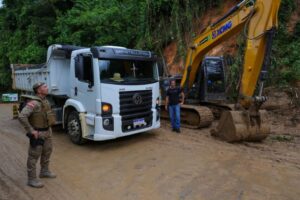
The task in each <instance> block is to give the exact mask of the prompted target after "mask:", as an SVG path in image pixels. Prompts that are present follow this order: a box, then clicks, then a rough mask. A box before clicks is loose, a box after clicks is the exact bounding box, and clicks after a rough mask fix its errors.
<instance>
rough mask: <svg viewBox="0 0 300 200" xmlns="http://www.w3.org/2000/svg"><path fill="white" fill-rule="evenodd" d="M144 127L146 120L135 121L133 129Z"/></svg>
mask: <svg viewBox="0 0 300 200" xmlns="http://www.w3.org/2000/svg"><path fill="white" fill-rule="evenodd" d="M142 125H145V119H144V118H141V119H134V120H133V127H136V126H142Z"/></svg>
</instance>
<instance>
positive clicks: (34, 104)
mask: <svg viewBox="0 0 300 200" xmlns="http://www.w3.org/2000/svg"><path fill="white" fill-rule="evenodd" d="M45 105H46V106H47V108H48V110H51V108H50V104H49V102H48V100H47V99H46V98H45V99H41V98H39V97H34V98H33V99H31V100H30V101H28V102H27V103H26V106H25V107H24V108H23V109H22V111H21V112H20V113H19V121H20V122H21V124H22V125H23V127H24V128H25V130H26V131H27V132H32V131H34V130H35V128H37V127H38V128H41V126H45V123H47V119H43V117H39V118H40V120H39V121H38V122H36V120H35V121H32V120H30V119H31V117H32V115H34V114H36V113H38V114H42V115H46V110H45V109H43V106H45ZM42 128H44V127H42Z"/></svg>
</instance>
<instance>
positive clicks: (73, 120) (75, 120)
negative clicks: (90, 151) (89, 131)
mask: <svg viewBox="0 0 300 200" xmlns="http://www.w3.org/2000/svg"><path fill="white" fill-rule="evenodd" d="M67 132H68V135H69V138H70V140H71V141H72V142H73V143H74V144H83V143H84V142H86V140H85V139H84V138H82V132H81V125H80V120H79V115H78V112H76V111H71V113H70V114H69V116H68V120H67Z"/></svg>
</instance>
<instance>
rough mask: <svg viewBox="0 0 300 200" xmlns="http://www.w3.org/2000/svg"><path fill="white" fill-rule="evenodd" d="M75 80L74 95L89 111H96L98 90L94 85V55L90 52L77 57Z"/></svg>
mask: <svg viewBox="0 0 300 200" xmlns="http://www.w3.org/2000/svg"><path fill="white" fill-rule="evenodd" d="M74 78H75V80H74V81H72V82H73V84H74V85H73V87H72V88H73V90H72V92H73V94H72V95H73V97H74V99H76V100H78V101H80V102H81V103H82V104H83V106H84V107H85V109H86V111H87V112H91V113H95V108H96V91H95V86H94V72H93V57H92V55H90V54H79V55H77V56H76V57H75V77H74Z"/></svg>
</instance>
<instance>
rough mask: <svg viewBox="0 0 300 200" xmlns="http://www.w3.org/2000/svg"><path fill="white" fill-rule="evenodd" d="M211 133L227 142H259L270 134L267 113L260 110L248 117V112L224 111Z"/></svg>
mask: <svg viewBox="0 0 300 200" xmlns="http://www.w3.org/2000/svg"><path fill="white" fill-rule="evenodd" d="M211 133H212V135H213V136H216V137H219V138H220V139H222V140H224V141H227V142H241V141H261V140H263V139H265V138H266V137H267V136H268V135H269V134H270V127H269V124H268V121H267V112H266V111H265V110H260V111H258V114H257V115H256V116H250V114H249V112H248V111H224V112H223V113H222V115H221V118H220V122H219V124H218V126H217V128H216V129H215V130H212V131H211Z"/></svg>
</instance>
